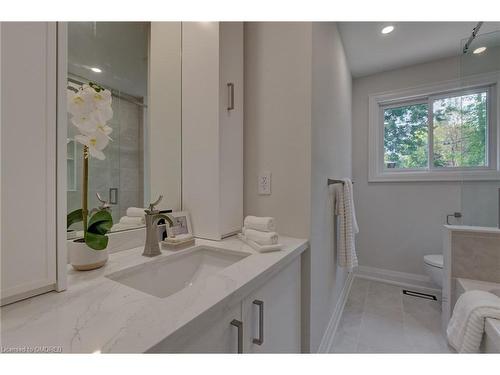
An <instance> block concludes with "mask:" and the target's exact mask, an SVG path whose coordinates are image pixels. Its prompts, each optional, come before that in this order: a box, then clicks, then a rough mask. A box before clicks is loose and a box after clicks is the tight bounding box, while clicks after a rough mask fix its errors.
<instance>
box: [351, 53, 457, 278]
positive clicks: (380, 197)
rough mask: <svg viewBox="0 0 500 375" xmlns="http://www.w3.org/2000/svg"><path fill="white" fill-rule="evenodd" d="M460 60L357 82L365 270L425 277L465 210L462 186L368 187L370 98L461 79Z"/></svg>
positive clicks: (360, 243)
mask: <svg viewBox="0 0 500 375" xmlns="http://www.w3.org/2000/svg"><path fill="white" fill-rule="evenodd" d="M459 72H460V64H459V60H458V59H456V58H451V59H444V60H438V61H435V62H431V63H427V64H420V65H414V66H411V67H408V68H403V69H397V70H392V71H389V72H384V73H380V74H375V75H372V76H367V77H363V78H359V79H355V80H354V82H353V103H352V105H353V150H352V154H353V177H354V179H355V181H356V183H355V185H354V196H355V204H356V213H357V219H358V224H359V227H360V233H359V235H358V237H357V242H356V244H357V251H358V257H359V263H360V265H361V266H369V267H377V268H382V269H388V270H394V271H399V272H406V273H413V274H422V275H423V274H424V273H425V272H424V267H423V256H424V255H425V254H432V253H435V254H440V253H441V252H442V235H441V230H442V226H443V224H444V221H445V216H446V214H448V213H452V212H454V211H460V208H461V188H460V185H461V183H460V182H400V183H396V182H391V183H379V182H377V183H368V181H367V180H368V95H370V94H373V93H377V92H384V91H390V90H397V89H406V88H411V87H415V86H419V85H423V84H429V83H433V82H439V81H445V80H450V79H456V78H458V77H459Z"/></svg>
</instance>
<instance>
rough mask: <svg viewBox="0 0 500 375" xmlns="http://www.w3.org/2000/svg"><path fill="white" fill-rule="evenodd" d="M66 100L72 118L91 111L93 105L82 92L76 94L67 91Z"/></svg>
mask: <svg viewBox="0 0 500 375" xmlns="http://www.w3.org/2000/svg"><path fill="white" fill-rule="evenodd" d="M67 100H68V112H69V113H71V114H72V115H74V116H81V115H86V114H89V113H90V112H91V111H92V110H93V103H92V101H91V100H90V97H89V96H88V95H86V93H85V92H84V91H83V90H78V92H74V91H72V90H68V98H67Z"/></svg>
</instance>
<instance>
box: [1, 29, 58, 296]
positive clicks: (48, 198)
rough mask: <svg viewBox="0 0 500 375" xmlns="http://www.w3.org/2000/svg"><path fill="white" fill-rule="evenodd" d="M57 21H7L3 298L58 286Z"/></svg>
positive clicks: (3, 36) (3, 49)
mask: <svg viewBox="0 0 500 375" xmlns="http://www.w3.org/2000/svg"><path fill="white" fill-rule="evenodd" d="M56 40H57V39H56V24H55V23H54V22H1V23H0V48H1V52H0V56H1V63H0V66H1V72H0V75H1V77H0V81H1V94H0V98H1V105H0V107H1V111H0V112H1V121H0V122H1V123H2V136H1V146H0V151H1V155H0V160H1V164H2V166H1V168H0V169H1V180H2V188H1V189H0V190H1V194H0V195H1V204H0V206H1V207H2V209H1V220H0V222H1V227H0V242H1V245H0V247H1V249H2V251H1V261H0V264H1V271H0V274H1V282H0V284H1V304H2V305H3V304H8V303H12V302H15V301H17V300H20V299H24V298H27V297H31V296H34V295H37V294H41V293H45V292H48V291H50V290H53V289H54V288H55V286H56V281H57V280H56V245H57V244H56V228H57V224H56V138H57V132H56Z"/></svg>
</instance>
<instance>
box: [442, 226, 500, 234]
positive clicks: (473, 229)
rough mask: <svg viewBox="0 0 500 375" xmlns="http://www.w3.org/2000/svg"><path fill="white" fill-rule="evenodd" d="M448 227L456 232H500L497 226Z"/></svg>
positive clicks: (447, 227)
mask: <svg viewBox="0 0 500 375" xmlns="http://www.w3.org/2000/svg"><path fill="white" fill-rule="evenodd" d="M444 227H445V228H446V229H448V230H451V231H454V232H477V233H496V234H500V229H499V228H495V227H474V226H470V225H445V226H444Z"/></svg>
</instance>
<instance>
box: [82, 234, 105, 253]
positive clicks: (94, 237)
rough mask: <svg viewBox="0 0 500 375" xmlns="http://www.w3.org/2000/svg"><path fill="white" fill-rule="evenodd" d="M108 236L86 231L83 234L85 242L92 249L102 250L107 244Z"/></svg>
mask: <svg viewBox="0 0 500 375" xmlns="http://www.w3.org/2000/svg"><path fill="white" fill-rule="evenodd" d="M108 240H109V239H108V236H104V235H102V234H96V233H91V232H87V234H86V235H85V243H86V244H87V246H88V247H90V248H91V249H94V250H104V249H105V248H106V247H107V246H108Z"/></svg>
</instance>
